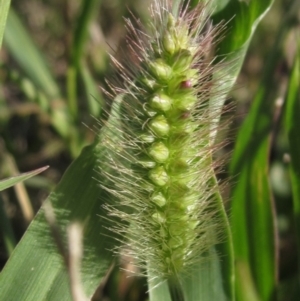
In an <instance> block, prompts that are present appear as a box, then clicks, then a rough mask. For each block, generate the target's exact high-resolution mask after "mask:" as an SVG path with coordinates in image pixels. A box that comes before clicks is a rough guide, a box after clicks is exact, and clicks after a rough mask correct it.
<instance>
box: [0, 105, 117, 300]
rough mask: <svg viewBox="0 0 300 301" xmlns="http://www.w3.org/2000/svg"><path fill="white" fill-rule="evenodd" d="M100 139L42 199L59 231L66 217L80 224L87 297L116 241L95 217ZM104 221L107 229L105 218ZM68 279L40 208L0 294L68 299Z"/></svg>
mask: <svg viewBox="0 0 300 301" xmlns="http://www.w3.org/2000/svg"><path fill="white" fill-rule="evenodd" d="M115 106H118V103H116V104H115ZM116 114H117V112H116ZM114 116H115V115H113V116H112V117H111V119H110V120H113V119H114ZM104 130H105V129H104ZM102 134H103V133H102ZM103 135H104V134H103ZM102 137H107V133H106V134H105V135H104V136H102V135H100V136H99V141H96V142H95V143H94V144H92V145H90V146H88V147H86V148H85V149H83V151H82V153H81V154H80V156H79V157H78V158H77V159H76V160H75V161H74V162H73V163H72V164H71V166H70V167H69V168H68V170H67V171H66V173H65V174H64V176H63V178H62V180H61V182H60V183H59V184H58V186H57V187H56V189H55V190H54V192H53V193H51V195H50V196H49V198H48V199H47V202H51V204H52V206H53V208H54V211H55V214H56V218H57V221H58V225H59V226H60V228H61V229H62V230H63V233H65V230H66V226H67V225H68V224H69V223H70V222H71V221H74V220H75V221H79V222H81V223H82V224H83V226H84V258H83V261H82V275H81V277H82V283H83V287H84V289H85V293H86V294H87V295H88V296H91V295H92V294H93V293H94V290H95V289H96V287H97V286H98V284H99V283H100V281H101V279H102V277H104V276H105V274H106V271H107V269H108V267H109V265H110V264H111V262H112V260H113V257H112V253H111V251H110V250H111V249H112V248H113V247H114V246H115V245H116V244H117V243H116V241H115V240H114V241H113V242H112V240H111V237H112V234H111V232H109V233H108V230H106V228H105V227H104V220H103V218H100V216H99V215H103V211H102V209H101V205H102V203H103V202H107V199H106V198H105V195H104V193H103V190H101V188H100V187H99V180H100V179H99V177H100V176H99V171H98V170H97V166H98V167H99V168H100V166H101V158H102V157H103V156H105V151H106V150H105V149H104V148H103V147H101V139H102ZM114 137H115V139H118V137H117V136H114ZM107 223H108V224H107ZM105 225H106V226H108V227H109V222H106V224H105ZM68 281H69V279H68V276H67V272H66V268H65V267H64V265H63V261H62V258H61V256H60V255H59V254H58V252H57V247H56V245H55V244H54V242H53V237H52V235H51V233H50V230H49V226H48V224H47V222H46V220H45V217H44V210H43V208H42V209H41V210H40V211H39V213H38V215H37V216H36V218H35V219H34V221H33V222H32V223H31V225H30V227H29V228H28V230H27V232H26V233H25V235H24V237H23V239H22V240H21V242H20V243H19V244H18V246H17V247H16V249H15V250H14V252H13V254H12V256H11V257H10V259H9V261H8V262H7V264H6V266H5V267H4V269H3V271H2V273H1V274H0V291H1V298H2V299H3V300H14V301H19V300H20V301H32V300H49V301H57V300H60V301H70V300H71V296H70V293H69V288H68ZM16 288H17V289H16Z"/></svg>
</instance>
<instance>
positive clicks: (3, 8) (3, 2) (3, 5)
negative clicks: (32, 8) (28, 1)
mask: <svg viewBox="0 0 300 301" xmlns="http://www.w3.org/2000/svg"><path fill="white" fill-rule="evenodd" d="M9 6H10V0H0V48H1V45H2V39H3V33H4V29H5V24H6V19H7V14H8V10H9Z"/></svg>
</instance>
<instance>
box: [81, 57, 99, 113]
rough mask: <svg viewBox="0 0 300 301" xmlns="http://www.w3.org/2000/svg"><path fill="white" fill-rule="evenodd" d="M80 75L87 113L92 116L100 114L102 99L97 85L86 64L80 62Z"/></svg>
mask: <svg viewBox="0 0 300 301" xmlns="http://www.w3.org/2000/svg"><path fill="white" fill-rule="evenodd" d="M80 76H81V78H82V80H83V83H84V86H85V92H86V101H87V103H88V108H89V113H90V114H92V115H93V116H100V113H101V108H102V107H103V105H104V99H103V97H102V95H101V93H100V88H99V86H98V85H97V84H96V83H95V81H94V79H93V77H92V75H91V73H90V70H89V69H88V67H87V65H86V64H84V63H82V64H81V66H80Z"/></svg>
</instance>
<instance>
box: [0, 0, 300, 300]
mask: <svg viewBox="0 0 300 301" xmlns="http://www.w3.org/2000/svg"><path fill="white" fill-rule="evenodd" d="M149 2H150V1H138V0H126V1H124V0H110V1H106V0H103V1H100V0H97V1H96V0H87V1H79V0H66V1H63V2H62V1H58V0H54V1H51V2H41V1H38V0H28V1H14V3H13V4H12V7H11V9H10V12H9V14H8V18H7V22H6V28H5V32H4V45H3V47H2V50H1V52H0V64H1V69H0V178H1V179H3V178H8V177H11V176H14V175H16V174H17V173H19V172H21V171H22V172H25V171H28V170H34V169H37V168H39V167H42V166H45V165H50V168H49V169H48V170H47V171H45V172H44V173H43V174H41V175H39V176H36V177H33V178H31V179H29V180H27V181H26V182H25V184H22V183H19V184H18V185H16V186H15V188H14V189H8V190H5V191H4V192H0V227H1V231H2V236H1V241H0V260H1V267H3V266H4V264H5V262H6V261H7V259H8V258H9V261H8V263H7V265H6V267H5V268H4V269H3V271H2V273H1V274H0V300H12V301H18V300H71V296H70V293H69V287H68V286H69V284H68V283H69V279H68V275H67V272H66V269H65V266H64V264H63V261H62V259H61V256H60V255H59V254H58V252H57V248H56V245H55V244H54V242H53V239H52V235H51V233H50V230H49V227H48V224H47V222H46V221H45V217H44V212H43V209H42V210H40V211H39V212H38V214H37V216H36V217H35V218H34V221H33V222H32V223H31V225H30V227H29V228H28V229H27V226H28V224H29V223H30V222H31V220H32V219H33V217H34V215H35V213H37V211H38V210H39V208H40V206H41V204H42V202H43V200H44V199H46V196H47V195H48V194H49V192H50V191H52V190H53V189H54V191H53V192H52V193H51V194H50V196H49V197H48V202H49V201H51V203H52V206H53V207H54V211H55V213H56V217H57V221H58V224H59V226H60V227H61V229H62V231H63V233H64V232H65V231H66V227H67V225H68V224H69V223H70V222H72V221H74V220H77V221H78V220H79V221H81V222H82V223H83V224H84V225H85V227H84V257H83V262H82V275H81V276H82V282H83V286H84V290H85V293H86V294H87V295H88V296H91V295H92V294H93V293H94V291H95V289H96V287H97V286H98V285H99V284H101V285H100V287H101V288H102V289H101V294H102V296H105V297H106V298H108V300H132V301H134V300H146V299H147V298H150V300H152V301H155V300H166V301H168V300H171V299H170V295H169V292H168V288H167V286H164V285H162V286H160V287H159V288H156V289H153V290H151V291H150V294H149V296H147V295H146V293H145V292H146V290H147V289H146V282H145V280H143V279H137V280H133V278H129V279H128V278H126V273H124V272H120V271H119V269H118V268H114V269H113V271H112V273H111V274H110V275H106V272H107V270H108V268H109V267H110V266H111V264H112V263H113V258H112V257H111V255H110V252H109V251H108V249H110V248H112V246H113V245H114V244H115V242H114V240H111V239H110V237H109V236H108V234H107V233H105V229H104V228H103V221H102V220H101V219H100V218H99V214H101V202H104V201H105V196H104V195H103V192H101V190H100V188H99V186H98V184H97V180H96V179H97V178H98V177H99V174H98V173H97V169H95V167H96V166H101V161H102V160H104V156H105V149H103V148H101V139H102V137H103V133H102V135H101V134H100V135H99V136H97V135H96V134H97V133H98V132H99V129H98V128H99V126H98V125H97V122H96V121H95V120H94V118H92V117H91V116H95V117H96V118H99V117H100V116H103V109H104V108H105V109H108V108H109V107H110V106H111V104H110V103H107V102H106V101H105V100H104V98H103V96H102V94H101V90H100V89H99V86H102V87H105V86H106V82H105V78H109V77H111V76H117V74H115V73H114V70H113V68H112V67H111V65H110V64H109V58H108V54H107V53H108V52H112V53H114V51H112V49H120V51H117V52H116V56H117V58H119V59H120V60H121V59H122V55H123V54H122V49H124V45H125V40H124V36H125V29H124V21H123V19H122V17H123V16H125V17H130V18H131V17H132V15H131V13H130V11H131V12H132V13H133V15H137V16H139V17H140V18H141V20H142V21H145V22H147V21H146V20H147V18H148V11H147V7H148V5H147V4H148V3H149ZM197 2H199V1H196V0H193V1H191V4H193V5H194V4H197ZM272 2H273V1H266V0H260V1H258V0H257V1H255V0H251V1H237V0H231V1H229V0H228V1H227V0H223V1H221V0H219V1H217V0H215V1H211V2H210V3H212V4H213V5H214V6H216V7H217V9H216V13H215V14H214V16H213V19H214V21H215V22H218V21H219V20H222V19H225V20H226V21H227V22H228V23H227V29H226V32H225V37H224V39H223V40H222V41H221V44H220V45H219V47H218V49H217V51H218V54H219V55H223V54H229V55H228V56H227V59H228V60H229V59H232V60H233V64H234V65H233V67H231V68H229V69H228V74H224V75H223V76H224V82H226V86H224V89H230V88H231V87H232V85H233V83H234V81H235V80H236V77H237V75H238V73H239V72H240V69H241V68H242V62H243V59H244V57H245V61H244V65H243V68H242V71H241V73H240V75H239V77H238V79H237V84H236V86H235V88H233V90H232V92H231V96H230V98H229V100H228V101H227V103H229V104H230V103H234V104H235V118H234V120H233V124H232V128H231V129H229V130H228V136H229V137H230V138H231V139H232V143H230V145H229V146H228V147H227V148H225V149H224V150H222V151H221V153H220V156H223V155H226V154H225V153H231V154H232V155H231V159H230V162H229V163H228V167H227V168H226V170H225V172H224V175H221V177H222V178H230V182H231V183H230V185H228V186H229V188H228V191H225V192H224V198H225V199H228V202H226V203H225V208H226V212H227V214H228V216H229V224H228V221H227V219H226V213H225V211H224V210H223V209H222V207H223V204H222V202H221V198H220V204H219V206H220V208H221V214H223V215H222V217H221V219H222V220H223V225H224V235H225V238H226V239H225V241H224V243H222V244H220V245H218V246H217V247H216V248H217V252H216V250H215V249H213V250H211V258H212V260H211V261H210V262H208V263H204V264H201V265H199V266H198V267H195V272H194V273H193V275H191V277H190V278H188V279H186V277H183V280H182V281H183V287H184V291H185V294H186V295H187V300H188V301H194V300H195V301H196V300H197V301H201V300H204V301H207V300H218V301H219V300H234V299H236V300H238V301H271V300H279V301H289V300H291V301H292V300H296V299H297V296H299V294H300V283H299V281H300V269H299V266H298V265H297V263H298V262H299V261H300V257H299V250H300V226H299V225H300V224H299V210H300V209H299V208H300V197H299V187H300V178H299V177H300V176H299V175H300V168H299V166H300V163H299V161H300V159H299V151H300V138H299V137H300V134H299V133H300V132H299V129H300V128H299V126H298V125H299V117H298V114H299V101H300V98H299V97H300V96H299V95H300V91H299V90H300V88H299V86H300V75H299V72H300V66H299V64H300V63H299V60H300V57H299V56H300V54H299V51H300V50H299V47H300V46H299V35H300V33H299V23H300V21H299V12H300V7H299V6H300V5H299V1H297V0H289V1H284V0H275V2H274V4H273V5H272ZM271 6H272V7H271ZM8 7H9V1H5V0H0V42H1V38H2V35H3V29H4V27H5V21H6V13H7V9H8ZM270 7H271V9H270V11H269V13H268V14H267V15H266V17H265V18H264V19H263V20H262V22H261V24H260V25H258V23H259V21H260V20H261V19H262V18H263V17H264V15H265V13H266V12H267V11H268V10H269V8H270ZM233 16H235V17H234V18H233ZM257 25H258V26H257ZM251 39H252V40H251ZM250 40H251V43H250ZM211 101H212V103H214V100H211ZM224 101H225V100H223V99H222V100H219V102H218V108H217V109H220V110H221V108H222V105H223V102H224ZM214 109H215V108H214ZM113 112H114V114H115V115H112V116H111V117H110V120H111V121H113V120H114V119H115V118H117V117H118V102H115V104H114V105H113ZM227 117H228V114H227V113H224V116H223V118H227ZM83 124H86V125H87V126H84V125H83ZM93 128H96V130H95V131H93V130H91V129H93ZM103 131H105V129H103ZM95 133H96V134H95ZM116 139H117V137H116ZM217 139H225V137H223V136H222V137H221V136H220V137H217ZM74 159H75V161H73V160H74ZM72 161H73V163H72V164H71V162H72ZM62 175H63V176H62ZM60 180H61V181H60ZM220 180H221V179H220ZM58 183H59V184H58ZM6 184H7V183H6ZM0 185H1V182H0ZM0 188H1V187H0ZM3 188H4V186H3ZM26 230H27V231H26ZM25 231H26V233H25V236H24V238H23V239H22V240H21V241H20V242H19V244H18V246H17V248H16V249H15V246H16V243H17V242H18V241H19V240H20V238H21V236H22V235H23V233H24V232H25ZM100 233H101V234H100ZM106 234H107V235H106ZM231 236H232V238H231ZM13 250H14V251H13ZM125 268H128V267H126V266H125ZM106 276H109V277H108V280H107V277H106ZM234 280H235V281H234ZM149 285H150V287H151V285H152V284H151V283H150V284H149ZM101 294H100V295H101ZM234 296H235V297H234ZM95 300H96V299H95ZM98 300H102V299H101V298H99V299H98Z"/></svg>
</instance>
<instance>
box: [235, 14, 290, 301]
mask: <svg viewBox="0 0 300 301" xmlns="http://www.w3.org/2000/svg"><path fill="white" fill-rule="evenodd" d="M287 15H288V14H287ZM287 18H288V17H287ZM287 25H288V22H287V19H284V20H282V24H281V26H280V27H279V28H280V31H279V33H278V36H277V39H276V41H275V43H274V46H273V47H272V52H270V54H269V56H268V61H267V63H266V68H265V73H264V77H263V79H262V81H261V85H260V87H259V89H258V91H257V94H256V97H255V99H254V102H253V104H252V107H251V110H250V112H249V114H248V116H247V118H246V120H245V121H244V124H243V125H242V127H241V129H240V131H239V134H238V137H237V139H236V144H235V149H234V153H233V157H232V162H231V174H232V178H233V181H234V187H233V191H232V197H231V199H232V209H231V216H232V217H231V226H232V233H233V243H234V251H235V257H236V258H235V262H236V274H237V275H236V279H237V286H236V287H237V289H236V290H237V299H238V300H241V301H243V300H255V301H256V300H271V299H272V298H274V292H275V288H276V281H277V279H276V276H277V253H276V252H277V251H276V243H277V232H276V230H275V225H274V218H275V217H274V204H273V200H272V195H271V193H270V186H269V180H268V177H269V173H268V168H269V147H270V133H271V128H272V125H273V104H272V101H273V100H274V98H275V96H274V95H272V92H273V89H272V85H273V84H274V77H273V76H274V74H275V68H276V66H277V65H276V61H278V58H279V57H280V53H281V52H280V51H281V50H280V49H281V48H280V47H281V43H282V41H283V40H284V37H285V34H286V29H287ZM250 296H252V297H250Z"/></svg>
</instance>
